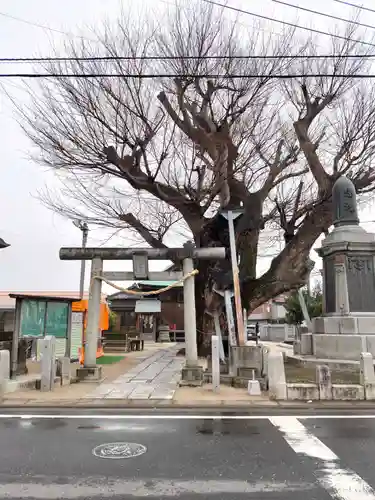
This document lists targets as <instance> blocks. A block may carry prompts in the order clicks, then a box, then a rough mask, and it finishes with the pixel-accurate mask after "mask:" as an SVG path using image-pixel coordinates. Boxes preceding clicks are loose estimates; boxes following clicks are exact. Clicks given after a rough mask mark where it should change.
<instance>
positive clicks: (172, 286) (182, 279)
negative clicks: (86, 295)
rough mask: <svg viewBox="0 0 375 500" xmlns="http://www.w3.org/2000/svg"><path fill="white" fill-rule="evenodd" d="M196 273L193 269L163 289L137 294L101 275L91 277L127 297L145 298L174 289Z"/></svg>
mask: <svg viewBox="0 0 375 500" xmlns="http://www.w3.org/2000/svg"><path fill="white" fill-rule="evenodd" d="M198 273H199V271H198V269H194V270H193V271H191V272H190V273H188V274H186V275H185V276H183V277H182V278H181V279H179V280H178V281H175V282H173V283H171V284H170V285H168V286H165V287H164V288H159V289H158V290H151V291H149V292H137V291H136V290H130V289H129V288H122V287H121V286H119V285H116V283H113V281H109V280H107V278H105V277H104V276H101V275H98V276H93V279H97V280H101V281H104V283H107V285H109V286H112V287H113V288H116V290H119V291H120V292H124V293H126V294H128V295H140V296H145V295H158V294H159V293H164V292H167V291H168V290H171V289H172V288H175V287H176V286H178V285H180V284H181V283H183V282H184V281H185V280H186V279H188V278H191V277H192V276H195V275H197V274H198Z"/></svg>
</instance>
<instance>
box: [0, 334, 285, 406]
mask: <svg viewBox="0 0 375 500" xmlns="http://www.w3.org/2000/svg"><path fill="white" fill-rule="evenodd" d="M180 348H181V344H168V345H166V344H164V345H163V344H154V345H149V346H147V345H146V346H145V350H144V351H142V352H131V353H126V354H125V358H124V359H123V360H121V361H119V362H117V363H114V364H112V365H103V376H104V380H103V382H102V383H101V384H97V383H82V382H81V383H77V384H72V385H69V386H64V387H61V386H57V387H55V389H54V390H53V391H51V392H40V391H36V390H31V389H30V390H22V391H17V392H14V393H7V394H5V396H4V399H3V402H2V406H8V407H9V406H12V407H14V406H62V407H63V406H67V407H72V406H77V407H83V406H89V407H112V408H113V407H128V406H133V407H134V406H141V407H149V408H152V407H159V406H161V407H163V406H164V407H167V406H173V407H198V406H236V405H238V406H248V405H267V406H268V405H271V406H275V405H276V406H277V403H275V402H270V401H269V399H268V397H267V395H264V396H253V397H251V396H249V395H248V393H247V391H246V389H238V388H234V387H229V386H225V385H221V387H220V392H219V393H215V392H213V390H212V386H211V385H210V384H205V385H204V386H203V387H179V386H178V384H179V381H180V377H181V368H182V365H183V364H184V362H185V358H184V357H183V356H176V354H177V351H178V350H179V349H180Z"/></svg>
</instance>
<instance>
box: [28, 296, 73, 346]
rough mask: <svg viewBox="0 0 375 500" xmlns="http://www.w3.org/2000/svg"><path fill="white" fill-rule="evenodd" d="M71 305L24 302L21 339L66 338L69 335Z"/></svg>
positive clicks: (33, 301) (36, 301)
mask: <svg viewBox="0 0 375 500" xmlns="http://www.w3.org/2000/svg"><path fill="white" fill-rule="evenodd" d="M68 314H69V304H67V303H65V302H45V301H38V300H28V299H24V300H22V304H21V324H20V336H21V337H43V336H45V335H52V336H54V337H58V338H66V337H67V333H68Z"/></svg>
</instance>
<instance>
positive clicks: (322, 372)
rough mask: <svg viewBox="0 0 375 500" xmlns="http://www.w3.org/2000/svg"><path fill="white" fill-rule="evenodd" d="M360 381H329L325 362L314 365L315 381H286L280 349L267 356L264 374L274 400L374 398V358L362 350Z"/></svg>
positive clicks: (328, 372)
mask: <svg viewBox="0 0 375 500" xmlns="http://www.w3.org/2000/svg"><path fill="white" fill-rule="evenodd" d="M360 368H361V370H360V378H361V383H360V384H332V381H331V371H330V368H329V366H327V365H317V367H316V383H313V384H312V383H310V384H303V383H289V382H286V377H285V365H284V358H283V355H282V353H281V352H276V353H275V352H274V353H272V355H271V353H270V354H269V355H268V360H267V377H268V388H269V395H270V399H275V400H299V401H314V400H315V401H316V400H325V401H326V400H340V401H358V400H367V401H375V373H374V364H373V357H372V355H371V354H370V353H367V352H362V353H361V356H360Z"/></svg>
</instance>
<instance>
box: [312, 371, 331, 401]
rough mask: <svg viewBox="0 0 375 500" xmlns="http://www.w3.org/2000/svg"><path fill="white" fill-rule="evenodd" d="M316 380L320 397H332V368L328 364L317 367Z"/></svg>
mask: <svg viewBox="0 0 375 500" xmlns="http://www.w3.org/2000/svg"><path fill="white" fill-rule="evenodd" d="M316 382H317V384H318V388H319V399H332V379H331V370H330V369H329V366H327V365H318V366H317V367H316Z"/></svg>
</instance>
